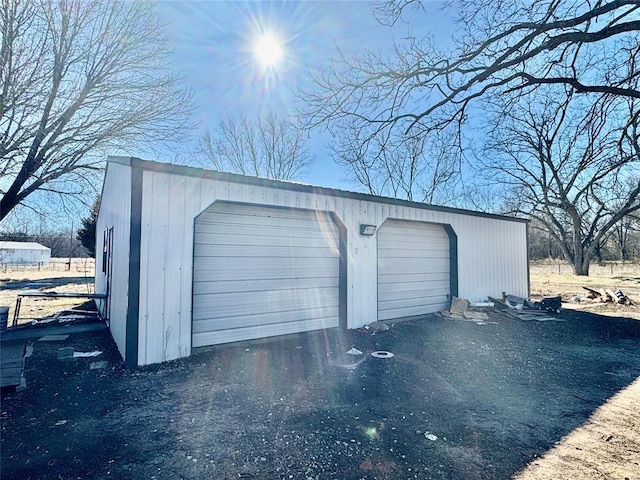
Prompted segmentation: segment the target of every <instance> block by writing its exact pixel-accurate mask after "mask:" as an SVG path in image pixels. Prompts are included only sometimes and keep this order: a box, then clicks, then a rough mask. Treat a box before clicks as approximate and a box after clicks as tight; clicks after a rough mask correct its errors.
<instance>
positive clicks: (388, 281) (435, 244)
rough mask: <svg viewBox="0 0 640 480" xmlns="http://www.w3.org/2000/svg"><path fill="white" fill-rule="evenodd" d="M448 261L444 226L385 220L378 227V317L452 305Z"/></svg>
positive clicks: (432, 309)
mask: <svg viewBox="0 0 640 480" xmlns="http://www.w3.org/2000/svg"><path fill="white" fill-rule="evenodd" d="M449 264H450V261H449V236H448V235H447V233H446V232H445V230H444V228H443V227H442V226H441V225H437V224H432V223H422V222H408V221H403V220H387V221H385V222H384V223H383V224H382V226H381V227H380V229H379V230H378V319H379V320H389V319H392V318H401V317H408V316H412V315H422V314H425V313H433V312H438V311H440V310H444V309H446V308H449V301H450V299H449V293H450V291H449V290H450V284H449V274H450V267H449Z"/></svg>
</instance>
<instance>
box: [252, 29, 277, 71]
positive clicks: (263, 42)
mask: <svg viewBox="0 0 640 480" xmlns="http://www.w3.org/2000/svg"><path fill="white" fill-rule="evenodd" d="M253 54H254V55H255V57H256V60H257V61H258V62H260V64H261V65H263V66H265V67H276V66H277V65H278V64H279V63H280V62H281V61H282V58H283V57H284V50H283V48H282V42H280V40H279V39H278V38H276V37H275V36H273V35H263V36H261V37H259V38H258V39H257V40H256V42H255V44H254V48H253Z"/></svg>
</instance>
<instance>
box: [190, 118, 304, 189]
mask: <svg viewBox="0 0 640 480" xmlns="http://www.w3.org/2000/svg"><path fill="white" fill-rule="evenodd" d="M199 150H200V154H202V155H203V156H204V157H205V158H206V159H207V160H208V161H210V162H212V163H213V166H214V168H215V169H217V170H221V171H225V172H234V173H242V174H244V175H253V176H256V177H266V178H276V179H281V180H292V179H295V178H297V177H298V176H299V175H300V174H301V173H302V172H304V170H305V169H307V168H308V167H309V166H310V165H311V162H312V157H311V154H310V153H309V150H308V147H307V141H306V137H305V135H304V132H303V131H302V130H301V129H299V128H298V126H297V125H296V124H294V123H292V122H289V121H287V120H283V119H280V118H278V117H277V116H275V115H274V114H269V115H267V116H266V117H265V118H262V119H259V120H258V121H256V122H253V121H251V120H249V119H248V118H247V117H246V116H244V115H242V116H239V117H237V118H231V119H229V120H226V121H224V122H221V123H220V125H219V126H218V128H217V129H216V130H215V131H214V132H213V133H210V132H207V133H205V135H204V136H203V138H202V139H201V141H200V148H199Z"/></svg>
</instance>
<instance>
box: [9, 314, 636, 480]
mask: <svg viewBox="0 0 640 480" xmlns="http://www.w3.org/2000/svg"><path fill="white" fill-rule="evenodd" d="M560 319H562V320H565V321H564V322H522V321H519V320H513V319H507V318H505V317H502V316H499V315H497V314H496V315H495V318H491V319H490V320H493V321H495V322H497V324H489V325H477V324H475V323H473V322H466V321H456V320H445V319H442V318H439V317H435V316H431V317H426V318H424V319H420V320H413V321H410V322H404V323H398V324H396V325H395V326H393V327H392V328H391V329H390V330H389V331H385V332H379V333H378V334H376V335H375V336H371V335H367V334H361V333H358V332H355V331H350V332H348V333H343V334H340V333H339V332H336V331H332V332H329V331H324V332H315V333H310V334H304V335H293V336H288V337H282V338H279V339H276V340H270V341H258V342H245V343H237V344H232V345H228V346H220V347H216V348H212V349H210V350H208V351H203V352H200V353H197V354H195V355H193V356H192V357H191V358H189V359H186V360H181V361H175V362H170V363H168V364H164V365H161V366H153V367H147V368H142V369H139V370H137V371H133V372H128V371H125V370H124V369H123V368H122V366H121V363H120V361H119V356H118V353H117V351H116V350H115V347H114V345H113V343H112V341H111V340H110V338H109V337H108V335H107V334H105V333H104V332H102V333H100V334H96V333H93V334H78V335H72V336H71V337H70V338H69V339H67V340H65V341H62V342H42V341H36V342H34V353H33V356H32V357H30V358H28V359H27V363H26V378H27V389H26V390H25V391H23V392H19V393H5V394H3V401H2V438H1V446H2V464H1V466H0V467H1V469H2V473H3V476H4V475H6V476H7V478H23V479H30V478H32V479H35V478H39V479H57V478H59V477H61V478H83V479H87V478H163V479H165V478H168V479H172V478H175V479H178V478H187V479H200V478H217V479H237V478H245V479H246V478H255V479H280V478H292V479H316V480H320V479H361V478H364V479H395V478H417V479H492V480H493V479H506V478H510V477H511V476H512V475H513V474H515V473H516V472H518V471H519V470H520V469H522V468H523V467H524V466H525V465H527V463H529V462H530V461H531V460H532V459H534V458H535V457H536V456H538V455H540V454H542V453H543V452H545V451H546V450H548V449H549V448H550V447H552V446H553V445H554V444H555V443H556V442H557V441H559V440H560V439H561V438H562V437H563V436H564V435H565V434H567V433H568V432H570V431H572V430H573V429H575V428H576V427H578V426H579V425H581V424H582V423H583V422H585V421H586V420H587V418H588V417H589V415H590V414H591V413H592V412H593V411H594V410H595V409H596V408H597V407H598V406H599V405H601V404H602V403H603V402H604V401H605V400H606V399H607V398H609V397H610V396H612V395H613V394H614V393H616V392H617V391H619V390H621V389H622V388H624V387H625V386H626V385H628V384H629V383H631V382H632V381H633V380H634V379H635V378H636V377H638V376H640V349H639V348H638V341H639V340H640V321H636V320H628V319H612V318H607V317H600V316H596V315H590V314H585V313H580V312H569V311H567V312H563V313H562V314H561V315H560ZM69 346H71V347H74V348H75V349H76V350H81V351H89V350H94V349H98V350H101V351H103V352H104V353H103V354H102V355H101V356H100V357H98V359H101V360H102V361H105V360H106V361H108V366H106V367H105V368H97V369H90V367H89V365H90V364H91V363H92V362H95V361H96V359H95V358H94V359H84V358H81V359H78V360H77V361H75V362H62V361H58V360H56V352H57V350H58V349H59V348H60V347H69ZM352 346H355V347H357V348H358V349H360V350H361V351H363V352H365V355H363V356H362V357H357V358H356V357H350V356H347V355H344V352H345V351H346V350H348V349H349V348H351V347H352ZM375 350H387V351H390V352H392V353H393V354H394V356H393V357H392V358H386V359H378V358H373V357H371V356H370V353H371V352H372V351H375Z"/></svg>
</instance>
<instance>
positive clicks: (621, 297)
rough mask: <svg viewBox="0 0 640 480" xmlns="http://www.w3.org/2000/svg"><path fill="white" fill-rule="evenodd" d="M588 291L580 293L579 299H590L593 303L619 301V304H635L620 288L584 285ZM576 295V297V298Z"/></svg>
mask: <svg viewBox="0 0 640 480" xmlns="http://www.w3.org/2000/svg"><path fill="white" fill-rule="evenodd" d="M582 288H584V289H585V290H586V291H587V293H585V294H583V295H581V296H580V295H578V296H577V297H578V301H579V302H581V301H590V302H591V303H617V304H619V305H633V302H632V301H631V300H630V299H629V297H627V296H626V295H625V294H624V292H623V291H622V290H620V289H618V290H616V291H613V289H611V288H601V289H600V290H595V289H593V288H589V287H582ZM575 298H576V297H574V299H575Z"/></svg>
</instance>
